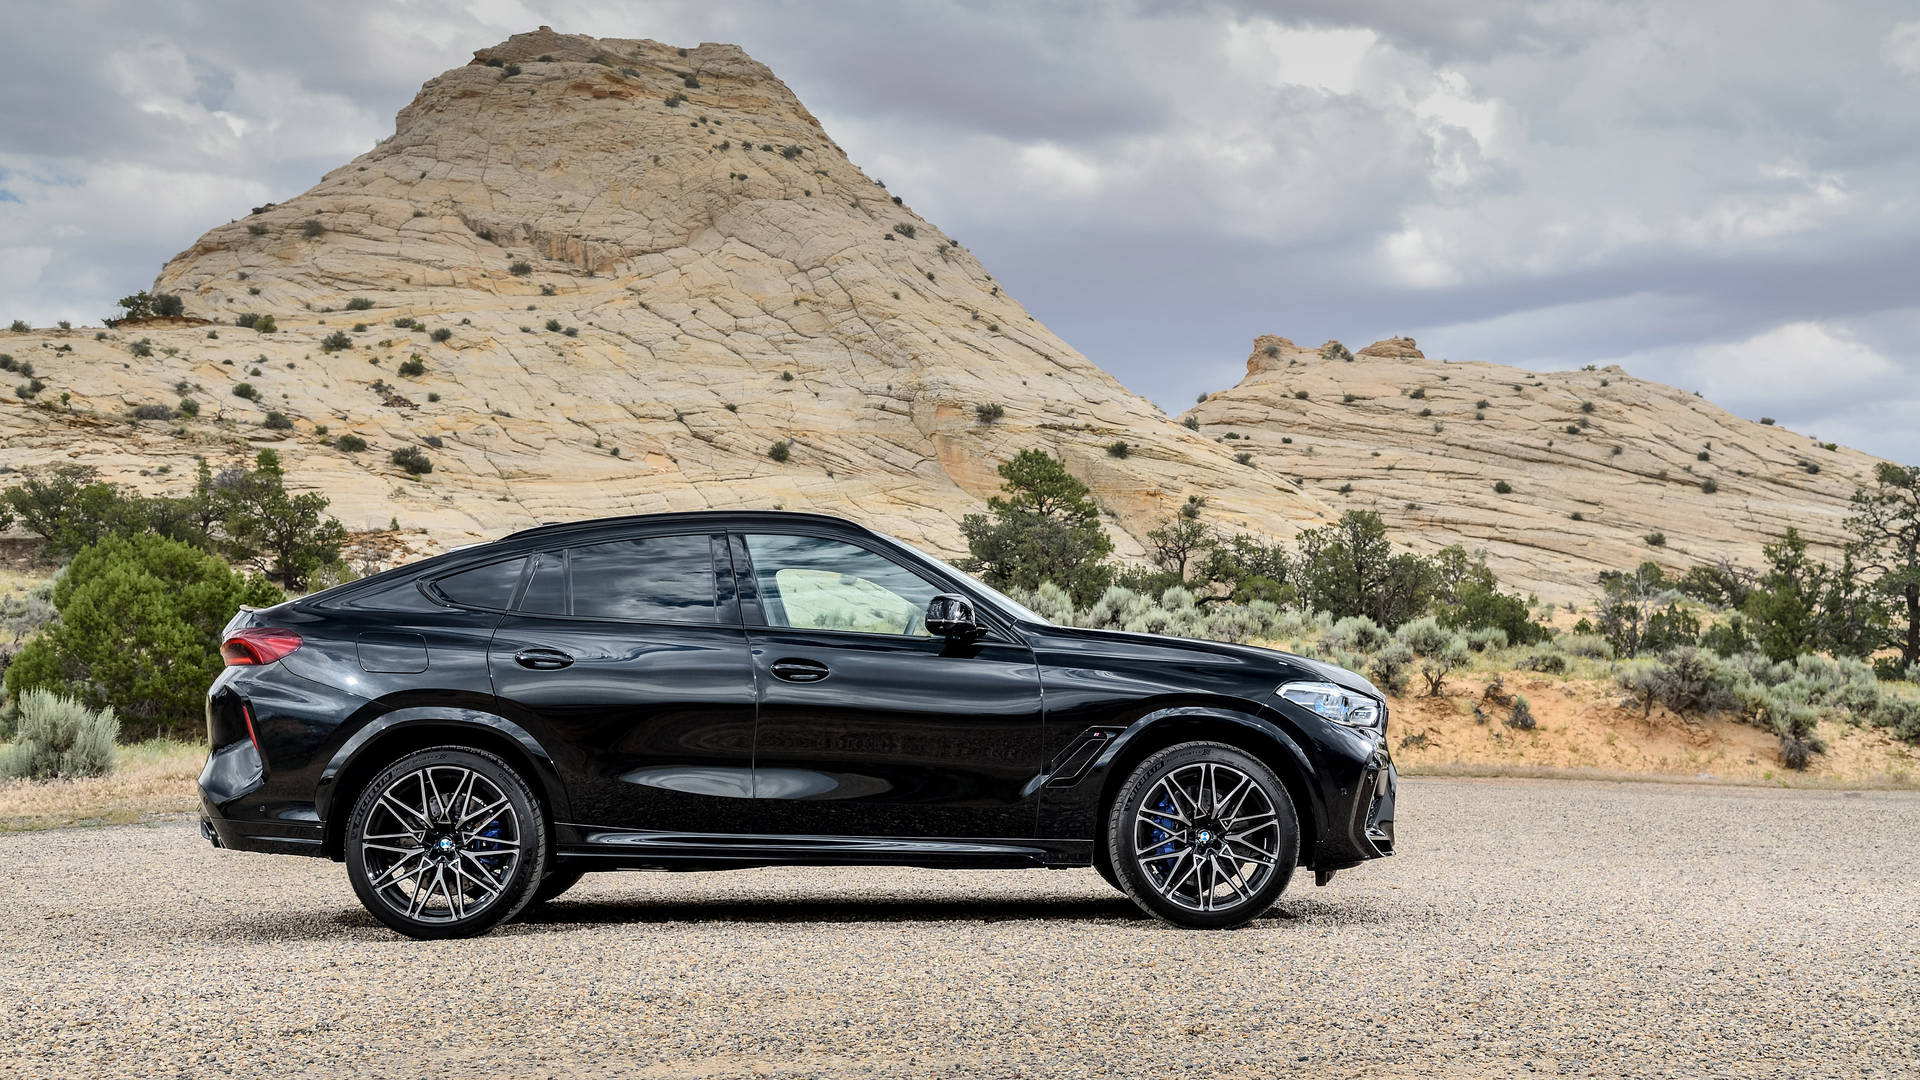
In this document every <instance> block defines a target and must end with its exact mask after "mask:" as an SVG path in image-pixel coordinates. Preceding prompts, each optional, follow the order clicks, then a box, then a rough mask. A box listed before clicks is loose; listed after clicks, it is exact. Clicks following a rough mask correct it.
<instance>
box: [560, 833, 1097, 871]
mask: <svg viewBox="0 0 1920 1080" xmlns="http://www.w3.org/2000/svg"><path fill="white" fill-rule="evenodd" d="M554 832H555V840H556V844H555V847H556V851H555V854H556V855H558V856H559V857H561V858H565V859H571V860H578V861H580V862H582V863H588V862H590V863H592V864H593V866H594V868H595V869H656V870H712V869H729V868H738V867H747V866H920V867H935V868H947V869H956V870H965V869H1028V868H1033V867H1062V868H1064V867H1074V866H1091V865H1093V843H1092V841H1088V840H1053V839H1044V838H1033V837H1019V838H989V839H966V838H946V837H894V836H778V835H761V834H750V833H684V832H657V831H652V830H644V829H596V828H592V827H590V826H583V825H558V826H555V829H554Z"/></svg>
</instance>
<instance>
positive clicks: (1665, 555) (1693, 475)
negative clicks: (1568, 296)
mask: <svg viewBox="0 0 1920 1080" xmlns="http://www.w3.org/2000/svg"><path fill="white" fill-rule="evenodd" d="M1483 403H1484V404H1483ZM1185 416H1186V417H1188V418H1191V419H1193V420H1195V421H1197V422H1198V423H1199V425H1200V431H1201V433H1203V434H1205V435H1206V436H1207V437H1208V438H1210V439H1212V440H1214V442H1215V443H1216V445H1219V446H1221V447H1223V448H1225V449H1228V450H1232V451H1234V452H1236V453H1242V454H1247V455H1249V459H1250V461H1251V462H1252V463H1253V464H1255V465H1257V466H1259V468H1260V469H1261V470H1262V471H1263V472H1265V473H1268V474H1270V475H1274V476H1283V477H1288V478H1292V479H1295V480H1298V481H1299V482H1300V483H1301V484H1302V485H1304V487H1305V488H1306V490H1307V491H1308V492H1310V493H1312V494H1314V495H1317V496H1319V497H1320V498H1321V499H1322V500H1323V501H1324V502H1326V503H1327V505H1328V506H1329V507H1330V508H1331V509H1332V510H1333V511H1334V512H1340V511H1344V510H1348V509H1361V510H1372V511H1375V512H1377V513H1379V514H1380V516H1381V518H1383V519H1384V520H1385V521H1386V523H1387V526H1388V529H1389V530H1390V532H1391V533H1392V535H1393V537H1394V538H1395V539H1396V540H1401V541H1404V542H1406V543H1408V544H1410V545H1411V546H1413V547H1414V548H1415V549H1416V550H1422V551H1431V550H1434V549H1436V548H1439V547H1444V546H1445V545H1448V544H1455V543H1458V544H1464V545H1465V546H1466V547H1467V548H1468V549H1469V550H1475V549H1485V550H1486V552H1487V555H1488V562H1489V564H1490V565H1491V566H1492V567H1493V568H1494V570H1495V572H1497V573H1498V574H1499V576H1500V580H1501V582H1502V583H1503V584H1506V585H1508V586H1510V587H1512V586H1517V587H1519V588H1522V589H1528V590H1532V591H1534V592H1537V593H1538V594H1539V595H1540V596H1541V598H1542V599H1547V600H1579V601H1584V600H1587V599H1589V598H1591V596H1592V595H1593V591H1594V578H1595V575H1597V574H1598V573H1599V572H1600V571H1602V570H1631V569H1633V568H1634V567H1636V566H1639V565H1640V563H1642V562H1644V561H1647V560H1652V561H1654V562H1656V563H1659V564H1661V565H1662V566H1663V567H1666V568H1667V569H1668V570H1669V571H1672V572H1680V573H1684V572H1685V571H1686V569H1687V568H1688V567H1690V566H1695V565H1699V564H1701V563H1712V562H1715V561H1717V560H1719V559H1722V558H1731V559H1733V560H1734V561H1736V562H1739V563H1743V564H1745V565H1747V566H1758V565H1761V554H1760V548H1761V545H1762V544H1766V543H1771V542H1773V541H1775V540H1778V539H1779V538H1780V536H1781V535H1783V534H1784V533H1785V532H1786V530H1787V528H1788V526H1793V527H1795V528H1798V529H1799V530H1800V532H1801V534H1802V535H1803V536H1805V537H1806V538H1807V539H1808V541H1810V542H1811V543H1812V544H1813V545H1814V547H1815V548H1816V550H1817V551H1818V552H1819V554H1820V555H1821V557H1823V558H1826V559H1828V560H1831V561H1837V560H1838V559H1839V556H1840V546H1841V545H1842V544H1843V543H1844V542H1845V540H1846V531H1845V528H1844V523H1845V521H1846V518H1847V515H1848V514H1849V512H1850V510H1849V505H1848V500H1849V499H1850V498H1851V497H1852V495H1853V491H1854V488H1855V487H1856V486H1857V485H1860V484H1863V483H1865V484H1871V483H1872V481H1873V469H1874V466H1875V465H1876V464H1878V462H1879V460H1880V459H1878V458H1875V457H1872V456H1870V455H1868V454H1863V453H1860V452H1859V451H1856V450H1851V449H1848V448H1846V447H1841V446H1835V445H1833V444H1830V443H1821V442H1820V441H1819V440H1817V439H1815V438H1814V437H1812V436H1810V435H1806V434H1802V433H1799V432H1794V431H1789V430H1787V429H1786V428H1783V427H1778V426H1773V425H1767V424H1760V423H1756V422H1754V421H1752V420H1746V419H1742V418H1741V417H1738V416H1734V415H1733V414H1731V413H1729V412H1727V411H1726V410H1724V409H1721V408H1719V407H1717V406H1715V405H1714V404H1713V403H1712V402H1709V401H1707V400H1705V399H1704V398H1701V397H1699V396H1697V395H1694V394H1690V393H1687V392H1686V391H1684V390H1679V389H1675V388H1674V387H1671V386H1665V385H1662V384H1660V383H1655V382H1648V381H1646V380H1644V379H1636V378H1634V377H1633V376H1631V375H1628V374H1627V373H1626V372H1625V371H1622V370H1621V369H1620V368H1618V367H1614V366H1609V367H1605V368H1599V369H1597V370H1593V371H1584V370H1583V371H1561V372H1532V371H1526V370H1523V369H1520V368H1513V367H1507V366H1505V365H1501V364H1485V363H1449V362H1446V361H1441V360H1433V359H1430V358H1428V357H1426V356H1424V355H1423V354H1422V353H1421V352H1420V350H1419V349H1418V347H1417V346H1416V345H1415V343H1414V342H1413V341H1412V339H1410V338H1390V339H1388V340H1386V341H1380V342H1375V343H1374V344H1372V345H1369V346H1367V347H1366V348H1363V349H1359V350H1356V351H1355V352H1354V353H1353V359H1352V360H1347V359H1345V358H1344V356H1343V354H1342V352H1341V350H1340V348H1339V343H1338V342H1327V343H1326V344H1325V345H1316V346H1311V347H1307V346H1300V345H1296V344H1294V343H1293V342H1292V341H1290V340H1288V339H1287V338H1283V337H1277V336H1274V335H1271V334H1268V335H1262V336H1261V337H1259V338H1257V339H1256V340H1255V341H1254V348H1253V353H1252V355H1251V356H1249V357H1248V358H1247V376H1246V378H1245V379H1243V380H1242V381H1241V382H1240V384H1239V385H1237V386H1235V387H1233V388H1232V389H1230V390H1224V391H1221V392H1220V393H1217V394H1213V395H1211V396H1209V397H1208V398H1207V400H1206V401H1204V402H1201V403H1200V404H1198V405H1195V406H1194V407H1193V408H1192V409H1190V410H1188V411H1187V413H1186V414H1185ZM1569 428H1571V429H1572V430H1571V431H1570V430H1568V429H1569ZM1501 482H1505V483H1506V484H1507V485H1508V486H1509V487H1511V488H1512V489H1513V490H1512V491H1510V492H1507V493H1501V492H1499V491H1497V490H1495V485H1496V484H1498V483H1501ZM1345 485H1352V488H1351V490H1350V491H1345V492H1343V491H1341V488H1342V487H1343V486H1345ZM1709 488H1711V489H1712V490H1709ZM1576 514H1578V515H1579V519H1578V520H1576V519H1575V517H1574V515H1576ZM1656 533H1657V534H1661V535H1662V536H1664V537H1665V541H1666V542H1665V544H1664V545H1659V546H1656V545H1653V544H1650V543H1648V541H1647V537H1648V536H1650V535H1652V534H1656Z"/></svg>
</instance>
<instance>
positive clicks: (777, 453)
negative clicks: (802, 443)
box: [767, 439, 793, 461]
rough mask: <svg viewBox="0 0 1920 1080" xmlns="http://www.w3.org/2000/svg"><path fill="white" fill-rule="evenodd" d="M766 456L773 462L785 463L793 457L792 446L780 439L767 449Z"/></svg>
mask: <svg viewBox="0 0 1920 1080" xmlns="http://www.w3.org/2000/svg"><path fill="white" fill-rule="evenodd" d="M767 456H768V457H770V458H772V459H773V460H775V461H785V460H787V459H788V458H790V457H792V456H793V444H792V443H791V442H788V441H787V440H786V439H781V440H779V441H778V442H776V443H774V444H773V445H772V446H769V447H768V448H767Z"/></svg>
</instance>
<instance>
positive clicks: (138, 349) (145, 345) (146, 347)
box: [127, 338, 153, 357]
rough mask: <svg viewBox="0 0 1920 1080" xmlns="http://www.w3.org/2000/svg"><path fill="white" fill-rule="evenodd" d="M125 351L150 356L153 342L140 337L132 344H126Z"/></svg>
mask: <svg viewBox="0 0 1920 1080" xmlns="http://www.w3.org/2000/svg"><path fill="white" fill-rule="evenodd" d="M127 351H128V352H130V353H132V354H133V355H135V356H141V357H146V356H152V355H153V342H152V341H150V340H148V339H147V338H141V339H140V340H139V341H136V342H134V343H133V344H131V345H128V346H127Z"/></svg>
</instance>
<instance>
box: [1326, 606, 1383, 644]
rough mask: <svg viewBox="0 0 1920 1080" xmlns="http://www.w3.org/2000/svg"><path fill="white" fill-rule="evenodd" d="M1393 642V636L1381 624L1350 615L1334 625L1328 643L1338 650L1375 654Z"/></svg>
mask: <svg viewBox="0 0 1920 1080" xmlns="http://www.w3.org/2000/svg"><path fill="white" fill-rule="evenodd" d="M1391 640H1393V635H1392V634H1389V633H1387V632H1386V631H1385V630H1383V629H1381V627H1380V624H1379V623H1377V622H1374V621H1373V620H1372V619H1369V618H1367V617H1366V616H1365V615H1350V616H1348V617H1347V618H1344V619H1341V620H1340V621H1339V622H1337V623H1334V624H1333V629H1332V630H1331V631H1329V632H1328V633H1327V643H1328V644H1330V645H1332V646H1333V647H1334V648H1337V649H1348V650H1351V651H1353V652H1358V653H1373V652H1376V651H1378V650H1379V648H1380V647H1381V646H1382V645H1385V644H1386V643H1387V642H1389V641H1391Z"/></svg>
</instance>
